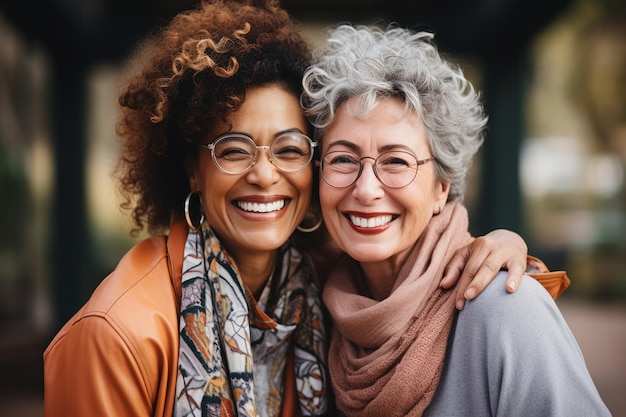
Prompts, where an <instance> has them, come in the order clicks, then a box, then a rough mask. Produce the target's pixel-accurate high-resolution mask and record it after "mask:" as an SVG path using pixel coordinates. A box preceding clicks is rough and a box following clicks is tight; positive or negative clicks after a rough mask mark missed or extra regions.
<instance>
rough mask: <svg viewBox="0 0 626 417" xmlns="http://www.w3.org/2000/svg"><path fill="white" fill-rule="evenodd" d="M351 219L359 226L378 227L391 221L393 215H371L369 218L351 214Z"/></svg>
mask: <svg viewBox="0 0 626 417" xmlns="http://www.w3.org/2000/svg"><path fill="white" fill-rule="evenodd" d="M350 221H351V222H352V223H354V225H355V226H358V227H376V226H382V225H383V224H387V223H389V222H390V221H391V215H390V214H387V215H384V216H378V217H370V218H368V219H366V218H364V217H357V216H353V215H350Z"/></svg>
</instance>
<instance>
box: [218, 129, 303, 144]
mask: <svg viewBox="0 0 626 417" xmlns="http://www.w3.org/2000/svg"><path fill="white" fill-rule="evenodd" d="M293 132H296V133H300V134H302V135H306V133H304V132H302V131H301V130H300V129H298V128H297V127H291V128H289V129H283V130H279V131H278V132H276V133H274V134H273V135H272V139H276V138H277V137H279V136H280V135H284V134H285V133H293ZM231 133H236V134H238V135H243V136H247V137H249V138H250V139H252V140H253V141H254V138H253V137H252V135H250V134H248V133H246V132H239V131H237V130H231V131H227V132H224V133H220V134H219V135H217V136H216V137H217V138H219V137H220V136H224V135H229V134H231Z"/></svg>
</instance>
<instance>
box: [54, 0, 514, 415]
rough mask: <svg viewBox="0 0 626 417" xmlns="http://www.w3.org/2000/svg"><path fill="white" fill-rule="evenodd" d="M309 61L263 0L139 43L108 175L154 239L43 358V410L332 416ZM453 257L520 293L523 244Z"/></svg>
mask: <svg viewBox="0 0 626 417" xmlns="http://www.w3.org/2000/svg"><path fill="white" fill-rule="evenodd" d="M310 56H311V54H310V50H309V47H308V46H307V44H306V42H305V40H304V38H303V37H302V35H301V34H300V30H299V28H297V27H296V26H295V25H294V23H293V22H292V21H291V19H290V17H289V15H288V14H287V13H286V12H285V11H284V10H283V9H281V8H280V7H279V6H278V3H277V1H276V0H265V1H263V0H258V1H253V0H248V1H245V0H242V1H225V0H215V1H213V2H202V3H201V4H200V5H199V6H198V7H197V8H195V9H193V10H189V11H186V12H182V13H180V14H178V15H177V16H176V17H175V18H174V19H173V20H172V21H171V23H170V24H169V25H168V26H166V27H165V28H163V30H161V31H160V32H158V33H156V34H155V35H154V36H153V37H151V38H149V40H148V41H146V42H145V43H144V44H143V45H142V48H141V49H140V50H139V53H138V54H137V61H136V62H135V63H134V65H135V67H137V68H139V72H138V74H137V75H135V76H134V77H133V78H131V79H130V80H129V81H128V83H127V84H126V87H125V88H124V90H123V92H122V94H121V96H120V104H121V106H122V118H121V120H120V122H119V124H118V134H119V136H120V137H121V139H122V148H121V155H120V159H119V165H118V167H117V170H116V175H117V177H118V179H119V183H120V189H121V192H122V194H123V196H124V197H125V202H124V204H123V205H122V206H123V207H124V208H126V209H129V210H131V213H132V217H133V220H134V222H135V225H136V227H135V229H134V231H135V232H138V231H140V230H142V229H144V228H147V229H148V231H149V232H150V234H151V235H152V236H153V237H150V238H148V239H146V240H144V241H142V242H140V243H138V244H137V245H136V246H135V247H134V248H132V249H131V250H130V251H129V252H128V253H127V254H126V255H125V256H124V257H123V258H122V260H121V261H120V263H119V265H118V266H117V268H116V269H115V270H114V271H113V272H112V273H111V274H110V275H109V276H108V277H107V278H106V279H104V280H103V282H102V283H101V284H100V285H99V286H98V288H97V289H96V290H95V291H94V293H93V294H92V296H91V298H90V299H89V301H88V302H87V303H86V304H85V305H84V306H83V307H82V308H81V309H80V310H79V311H78V312H77V313H76V315H75V316H74V317H73V318H71V319H70V321H69V322H68V323H67V324H66V325H65V326H64V327H63V328H62V329H61V330H60V331H59V333H58V334H57V335H56V337H55V338H54V340H53V341H52V342H51V343H50V345H49V346H48V348H47V349H46V351H45V353H44V380H45V381H44V383H45V387H44V406H45V413H46V416H48V417H53V416H63V417H74V416H87V415H97V416H104V415H109V416H116V417H120V416H135V417H136V416H172V415H174V416H255V415H259V416H264V417H265V416H279V415H284V416H294V415H311V416H316V415H328V414H331V413H332V412H333V401H332V399H331V395H330V389H329V382H328V375H327V367H326V353H327V349H326V346H327V336H326V320H325V319H324V316H323V312H324V310H323V306H322V303H321V298H320V294H319V292H320V285H321V283H320V282H318V279H317V278H316V269H315V266H314V264H313V260H312V259H313V258H314V257H315V258H316V259H318V260H321V261H320V262H319V263H318V264H317V266H318V267H319V269H323V268H324V267H326V266H328V265H331V264H332V259H333V258H332V257H330V256H329V255H328V254H330V255H334V252H332V251H330V252H327V251H325V250H324V249H325V245H324V244H323V243H324V240H323V239H324V238H325V235H323V234H320V232H315V233H313V234H311V233H309V234H308V235H306V238H302V237H301V236H300V238H299V236H298V235H299V234H300V235H301V234H302V233H304V232H311V231H312V230H314V229H316V227H319V225H320V222H319V219H320V218H321V217H320V213H319V210H315V208H316V207H318V205H317V204H315V201H316V199H317V184H318V182H317V179H316V176H315V175H314V164H312V163H311V161H312V160H313V159H314V153H315V150H316V147H317V144H316V143H315V142H314V141H312V140H311V139H310V138H309V135H310V125H309V124H308V122H307V120H306V118H305V116H304V114H303V112H302V109H301V106H300V101H299V98H300V94H301V93H302V76H303V74H304V71H305V69H306V68H307V67H308V65H309V64H310ZM296 229H299V230H300V232H297V231H296ZM492 233H493V232H492ZM316 235H318V238H317V239H313V238H311V236H316ZM320 242H321V243H320ZM509 242H514V245H511V244H509ZM512 248H513V249H512ZM457 259H458V262H457V264H456V265H453V266H452V269H453V271H452V272H451V273H450V276H451V277H452V279H451V280H450V281H455V280H456V279H457V278H458V277H459V276H460V275H461V271H462V270H463V265H465V259H468V260H467V265H468V266H471V267H472V269H473V271H474V272H473V273H469V274H467V273H463V275H465V276H467V277H469V278H471V277H472V276H476V277H477V278H476V279H475V280H474V282H476V281H478V282H476V283H473V284H472V285H473V287H474V290H475V291H476V292H480V290H481V289H482V288H483V287H484V286H485V285H486V282H488V281H489V280H490V279H491V278H492V277H493V276H494V275H495V272H490V271H489V265H506V266H508V267H509V270H510V272H511V275H512V278H511V279H512V282H515V280H516V279H518V278H516V277H517V276H521V273H522V271H523V269H524V267H525V263H526V246H525V244H524V242H523V241H522V240H521V239H520V238H519V237H518V236H517V235H516V234H514V233H512V232H508V231H500V232H497V231H496V233H494V234H493V235H491V234H490V235H489V236H488V237H485V238H481V239H477V240H476V241H475V242H474V243H473V244H472V245H470V246H467V247H464V248H463V251H460V252H459V257H458V258H457ZM483 265H487V267H486V268H482V266H483ZM481 277H482V278H481ZM322 278H323V277H322ZM468 280H469V279H466V280H465V281H466V282H467V281H468ZM462 281H463V279H462ZM482 281H486V282H482ZM465 286H467V284H465ZM470 288H472V287H470ZM460 299H461V300H462V297H461V298H460Z"/></svg>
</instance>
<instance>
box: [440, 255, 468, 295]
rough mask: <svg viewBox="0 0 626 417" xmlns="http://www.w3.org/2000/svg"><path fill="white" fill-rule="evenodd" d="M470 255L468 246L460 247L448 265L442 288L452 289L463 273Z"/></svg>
mask: <svg viewBox="0 0 626 417" xmlns="http://www.w3.org/2000/svg"><path fill="white" fill-rule="evenodd" d="M468 257H469V251H468V250H467V247H464V248H461V249H459V250H458V251H457V252H456V253H455V255H454V256H453V257H452V259H451V260H450V262H448V265H446V268H445V271H444V276H443V279H442V280H441V284H440V285H441V288H445V289H450V288H452V287H454V285H455V284H456V283H457V282H458V281H459V278H460V277H461V273H462V272H463V269H464V268H465V263H466V262H467V258H468Z"/></svg>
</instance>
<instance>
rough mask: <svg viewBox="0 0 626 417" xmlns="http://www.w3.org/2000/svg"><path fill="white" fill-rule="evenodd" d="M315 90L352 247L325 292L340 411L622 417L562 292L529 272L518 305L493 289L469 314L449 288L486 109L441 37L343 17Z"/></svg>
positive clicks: (328, 180) (344, 239) (325, 190)
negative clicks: (445, 54)
mask: <svg viewBox="0 0 626 417" xmlns="http://www.w3.org/2000/svg"><path fill="white" fill-rule="evenodd" d="M303 84H304V89H305V92H304V95H303V98H302V101H303V104H304V106H305V110H306V112H307V114H308V116H309V118H310V120H311V122H312V123H313V125H314V126H315V128H316V139H318V141H320V143H321V161H320V172H321V177H322V179H323V181H321V184H320V199H321V207H322V212H323V216H324V221H325V224H326V227H327V229H328V231H329V232H330V235H331V236H332V238H333V239H334V240H335V242H336V243H337V245H338V247H339V248H340V249H341V250H342V251H343V252H345V253H346V255H347V256H345V257H344V259H342V260H341V261H340V262H339V263H338V264H337V266H336V267H335V269H334V270H333V272H332V274H331V275H330V277H329V280H328V282H327V283H326V286H325V288H324V290H323V297H324V302H325V304H326V306H327V308H328V310H329V312H330V314H331V316H332V319H333V335H332V338H331V347H330V353H329V367H330V373H331V381H332V383H333V388H334V391H335V393H336V399H337V406H338V408H339V410H340V411H341V413H342V415H346V416H357V415H358V416H381V415H385V416H421V415H441V416H451V415H471V416H490V415H494V416H507V417H510V416H529V415H532V416H573V415H581V416H582V415H585V416H591V415H593V416H606V415H610V413H609V411H608V410H607V408H606V406H605V405H604V404H603V402H602V400H601V398H600V396H599V394H598V391H597V390H596V388H595V386H594V383H593V381H592V379H591V377H590V375H589V372H588V370H587V368H586V365H585V362H584V359H583V356H582V354H581V352H580V349H579V347H578V345H577V342H576V340H575V339H574V337H573V335H572V333H571V331H570V329H569V328H568V326H567V324H566V322H565V320H564V319H563V317H562V315H561V313H560V312H559V310H558V308H557V306H556V304H555V302H554V300H553V297H556V296H557V295H558V294H559V291H560V290H559V289H557V290H556V291H555V292H548V291H546V288H544V287H543V286H542V285H541V284H540V283H539V282H538V281H537V280H534V279H531V278H530V277H529V276H524V277H523V278H522V281H521V284H520V286H519V287H518V289H517V291H516V292H515V293H513V294H512V295H508V296H506V301H505V294H506V293H505V292H504V291H502V287H501V286H499V285H490V286H488V287H487V289H486V290H485V291H484V292H483V293H482V295H481V297H478V298H476V299H474V300H472V301H470V302H468V303H467V304H466V306H465V308H464V309H463V310H462V311H460V312H459V311H456V310H455V308H454V298H455V291H456V290H455V289H452V290H444V289H441V288H440V286H439V285H438V283H439V281H440V280H441V277H442V275H443V274H444V268H445V265H446V263H447V262H448V261H449V259H450V258H451V256H452V254H453V253H454V252H455V251H456V250H457V249H458V248H459V247H462V246H463V245H466V244H467V242H469V241H471V239H472V237H471V235H470V234H469V232H468V214H467V210H466V208H465V207H464V206H463V204H462V201H463V195H464V191H465V181H466V177H467V173H468V171H469V169H470V167H471V164H472V161H473V158H474V155H475V154H476V152H477V151H478V149H479V148H480V145H481V144H482V142H483V132H484V128H485V126H486V124H487V117H486V116H485V114H484V111H483V108H482V105H481V103H480V96H479V94H478V93H477V92H476V91H475V90H474V88H473V86H472V84H471V83H470V82H469V81H468V80H467V79H466V78H465V76H464V75H463V72H462V71H461V69H460V68H459V67H458V66H456V65H454V64H453V63H451V62H450V61H447V60H446V59H444V58H442V56H441V55H440V54H439V52H438V50H437V48H436V46H435V45H434V43H433V35H432V34H431V33H428V32H413V31H411V30H406V29H402V28H398V27H394V26H392V27H389V28H387V29H386V30H385V29H382V28H378V27H375V26H358V27H353V26H350V25H341V26H339V27H338V28H336V29H335V30H333V31H332V32H331V33H330V36H329V38H328V41H327V44H326V47H324V48H321V49H320V50H318V52H317V56H316V58H315V63H314V65H313V66H312V67H311V68H309V69H308V70H307V72H306V73H305V77H304V81H303ZM505 278H506V274H505V273H504V272H501V273H500V274H499V276H498V277H496V280H499V281H500V282H502V281H503V280H504V279H505ZM538 278H539V277H538ZM544 278H545V276H544ZM548 278H555V280H556V282H557V284H559V283H561V282H562V281H561V279H563V280H566V279H567V278H566V277H565V276H564V275H561V276H555V275H548ZM547 287H549V285H548V286H547ZM557 287H558V285H557ZM551 295H552V297H551Z"/></svg>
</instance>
